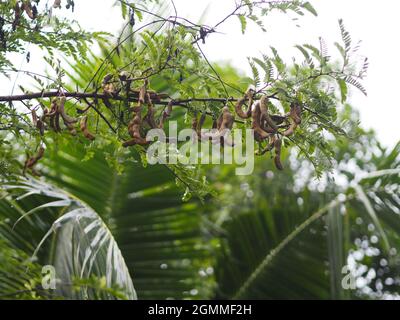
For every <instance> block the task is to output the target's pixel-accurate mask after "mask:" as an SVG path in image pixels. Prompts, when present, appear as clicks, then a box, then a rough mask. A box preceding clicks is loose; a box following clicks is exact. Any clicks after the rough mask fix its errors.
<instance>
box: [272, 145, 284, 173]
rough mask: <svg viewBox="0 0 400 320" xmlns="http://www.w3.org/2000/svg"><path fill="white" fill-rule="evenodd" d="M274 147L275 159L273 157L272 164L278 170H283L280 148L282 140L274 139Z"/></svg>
mask: <svg viewBox="0 0 400 320" xmlns="http://www.w3.org/2000/svg"><path fill="white" fill-rule="evenodd" d="M274 147H275V157H274V163H275V167H276V168H277V169H278V170H283V165H282V162H281V148H282V140H281V139H279V138H278V139H276V140H275V142H274Z"/></svg>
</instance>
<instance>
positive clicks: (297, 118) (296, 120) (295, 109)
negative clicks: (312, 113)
mask: <svg viewBox="0 0 400 320" xmlns="http://www.w3.org/2000/svg"><path fill="white" fill-rule="evenodd" d="M289 116H290V118H291V119H292V123H291V124H290V126H289V128H288V129H287V130H286V131H285V132H283V133H282V134H283V135H284V136H286V137H288V136H291V135H292V134H293V133H294V132H295V131H296V129H297V126H298V125H299V124H300V123H301V107H300V106H299V105H298V104H293V103H292V104H291V105H290V113H289Z"/></svg>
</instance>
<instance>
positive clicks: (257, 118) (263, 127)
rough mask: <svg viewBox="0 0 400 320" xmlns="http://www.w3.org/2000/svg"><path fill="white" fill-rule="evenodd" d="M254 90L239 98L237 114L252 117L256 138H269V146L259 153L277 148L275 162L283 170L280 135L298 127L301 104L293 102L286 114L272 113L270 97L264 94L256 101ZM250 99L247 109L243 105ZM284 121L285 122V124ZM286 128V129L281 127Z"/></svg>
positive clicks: (284, 134) (242, 116)
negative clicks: (269, 108) (270, 110)
mask: <svg viewBox="0 0 400 320" xmlns="http://www.w3.org/2000/svg"><path fill="white" fill-rule="evenodd" d="M254 93H255V92H254V90H252V89H249V90H247V92H246V94H245V96H244V97H242V98H241V99H239V100H238V101H237V103H236V105H235V111H236V114H237V115H238V116H239V117H240V118H242V119H249V118H251V123H252V129H253V130H254V139H255V140H256V141H258V142H262V141H264V140H267V139H268V143H267V146H266V147H265V148H263V149H262V150H258V151H257V154H258V155H262V154H265V153H266V152H268V151H272V150H273V149H275V156H274V162H275V166H276V168H277V169H278V170H283V165H282V162H281V148H282V139H281V137H280V136H285V137H288V136H291V135H293V133H294V132H295V130H296V128H297V127H298V126H299V125H300V124H301V111H302V110H301V105H300V104H298V103H291V105H290V112H289V113H288V114H286V115H284V116H281V115H271V114H270V113H269V111H268V103H269V101H268V97H267V96H266V95H264V96H262V97H261V99H260V100H259V101H256V102H254V100H253V96H254ZM246 101H248V104H247V105H248V107H247V110H243V106H244V104H245V103H246ZM283 123H284V124H283ZM281 124H283V125H282V126H280V125H281ZM281 128H285V130H284V131H279V129H281Z"/></svg>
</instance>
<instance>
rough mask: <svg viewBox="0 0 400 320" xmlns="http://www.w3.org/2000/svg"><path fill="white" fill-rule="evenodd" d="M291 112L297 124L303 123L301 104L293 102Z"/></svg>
mask: <svg viewBox="0 0 400 320" xmlns="http://www.w3.org/2000/svg"><path fill="white" fill-rule="evenodd" d="M289 114H290V117H291V118H292V119H293V121H294V122H295V123H296V124H301V106H300V105H299V104H294V103H292V104H291V105H290V113H289Z"/></svg>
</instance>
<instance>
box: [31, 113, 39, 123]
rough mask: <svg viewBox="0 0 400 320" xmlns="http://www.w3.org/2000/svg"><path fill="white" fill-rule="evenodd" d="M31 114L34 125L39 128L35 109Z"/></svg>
mask: <svg viewBox="0 0 400 320" xmlns="http://www.w3.org/2000/svg"><path fill="white" fill-rule="evenodd" d="M31 114H32V123H33V125H34V126H35V127H37V123H38V117H37V114H36V111H35V109H33V110H32V112H31Z"/></svg>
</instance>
